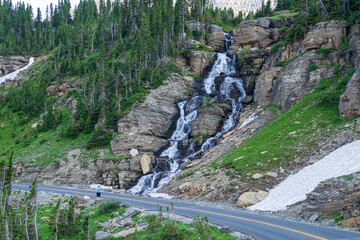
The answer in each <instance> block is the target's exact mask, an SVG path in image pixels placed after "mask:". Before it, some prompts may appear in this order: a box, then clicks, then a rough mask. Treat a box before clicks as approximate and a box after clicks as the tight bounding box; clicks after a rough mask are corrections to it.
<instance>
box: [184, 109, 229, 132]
mask: <svg viewBox="0 0 360 240" xmlns="http://www.w3.org/2000/svg"><path fill="white" fill-rule="evenodd" d="M224 117H225V111H224V109H222V108H221V107H218V106H215V105H212V104H211V105H208V106H204V107H201V108H200V109H199V110H198V116H197V118H196V119H195V120H194V121H192V123H191V133H190V135H191V137H198V136H214V135H215V134H216V132H217V131H218V130H219V127H220V126H221V123H222V119H223V118H224Z"/></svg>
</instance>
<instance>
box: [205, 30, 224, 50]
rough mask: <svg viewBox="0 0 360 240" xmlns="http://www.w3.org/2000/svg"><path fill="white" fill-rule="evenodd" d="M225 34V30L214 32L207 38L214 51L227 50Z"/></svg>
mask: <svg viewBox="0 0 360 240" xmlns="http://www.w3.org/2000/svg"><path fill="white" fill-rule="evenodd" d="M225 42H226V39H225V34H224V32H213V33H211V34H210V36H209V37H208V38H207V45H208V46H210V47H211V48H212V49H213V50H214V51H216V52H221V51H224V50H225Z"/></svg>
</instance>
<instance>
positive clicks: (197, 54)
mask: <svg viewBox="0 0 360 240" xmlns="http://www.w3.org/2000/svg"><path fill="white" fill-rule="evenodd" d="M214 55H215V53H214V52H204V51H192V52H190V53H189V54H188V59H189V66H190V70H191V71H192V72H194V73H199V74H201V73H203V71H204V69H205V68H206V67H207V66H208V65H209V61H210V59H211V58H213V57H214Z"/></svg>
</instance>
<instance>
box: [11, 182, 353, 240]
mask: <svg viewBox="0 0 360 240" xmlns="http://www.w3.org/2000/svg"><path fill="white" fill-rule="evenodd" d="M13 188H17V189H28V184H20V183H15V184H13ZM38 190H39V191H47V192H54V193H58V194H63V193H64V194H73V195H79V196H84V195H87V196H90V197H92V198H95V190H83V189H75V188H65V187H55V186H45V185H39V186H38ZM102 197H103V198H104V199H106V200H108V199H118V200H121V201H122V202H123V203H126V204H132V205H134V206H136V207H139V208H143V209H146V210H156V209H157V205H160V206H163V207H165V208H166V207H167V206H170V205H171V201H168V200H162V199H155V198H148V197H140V196H133V195H127V194H116V193H109V192H103V193H102ZM173 204H174V208H175V212H176V213H177V214H179V215H184V216H187V217H195V216H197V215H200V216H207V217H208V218H209V220H210V222H212V223H215V224H219V225H226V226H229V227H230V228H232V229H234V230H237V231H240V232H243V233H246V234H248V235H251V236H253V237H254V238H256V239H258V240H316V239H320V240H327V239H329V240H332V239H334V240H335V239H336V240H355V239H358V240H360V233H356V232H349V231H342V230H336V229H333V228H325V227H318V226H314V225H310V224H304V223H298V222H291V221H286V220H283V219H279V218H275V217H269V216H261V215H256V214H250V213H247V212H243V211H230V210H225V209H220V208H214V207H204V206H199V205H195V204H191V203H182V202H176V201H174V202H173Z"/></svg>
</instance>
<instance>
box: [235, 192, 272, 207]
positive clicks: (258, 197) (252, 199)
mask: <svg viewBox="0 0 360 240" xmlns="http://www.w3.org/2000/svg"><path fill="white" fill-rule="evenodd" d="M267 195H268V193H267V192H265V191H259V192H245V193H243V194H242V195H241V196H240V197H239V198H238V200H237V202H236V206H238V207H240V208H243V207H249V206H252V205H254V204H256V203H258V202H261V201H262V200H264V199H265V198H266V197H267Z"/></svg>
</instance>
